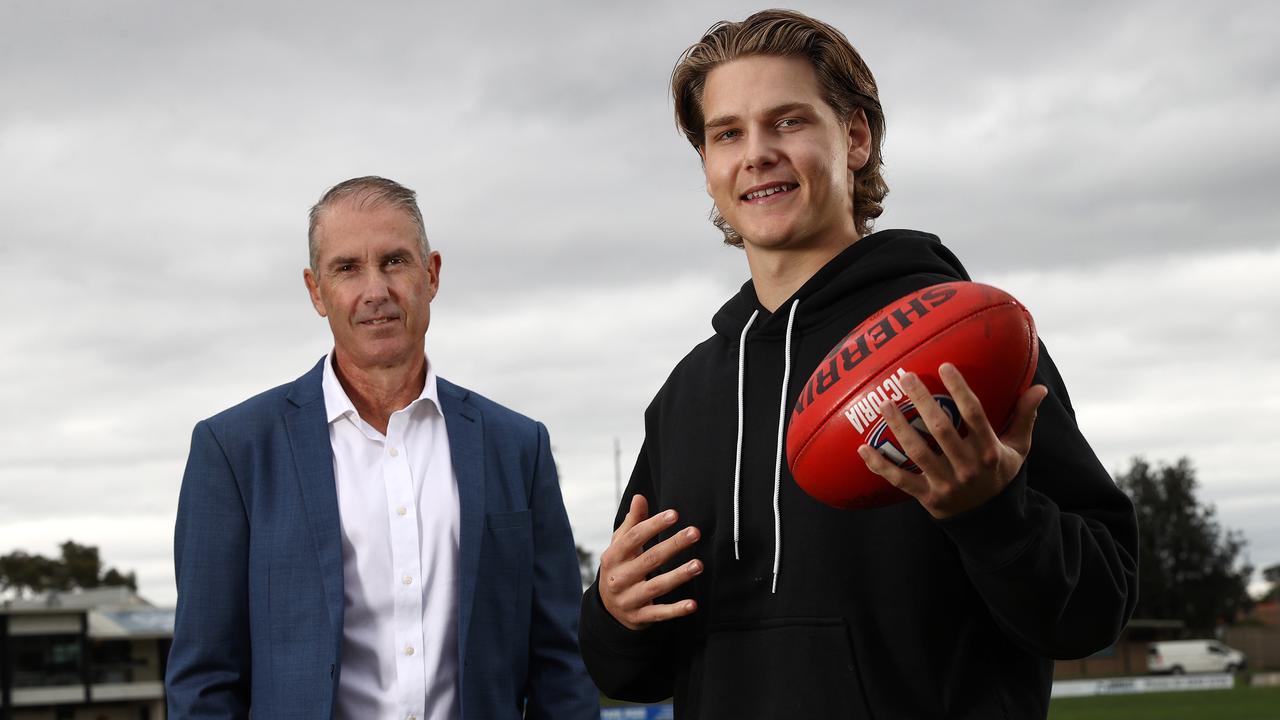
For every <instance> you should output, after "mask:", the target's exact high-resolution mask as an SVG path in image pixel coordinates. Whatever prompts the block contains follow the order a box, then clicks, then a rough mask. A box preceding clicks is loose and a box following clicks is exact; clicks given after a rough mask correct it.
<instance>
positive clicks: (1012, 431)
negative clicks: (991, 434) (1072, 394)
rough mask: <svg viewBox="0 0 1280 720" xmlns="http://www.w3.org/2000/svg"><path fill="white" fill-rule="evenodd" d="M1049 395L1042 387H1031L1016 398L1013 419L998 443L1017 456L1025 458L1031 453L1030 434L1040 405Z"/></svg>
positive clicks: (1047, 389)
mask: <svg viewBox="0 0 1280 720" xmlns="http://www.w3.org/2000/svg"><path fill="white" fill-rule="evenodd" d="M1048 395H1049V388H1047V387H1045V386H1044V385H1032V386H1031V387H1029V388H1027V391H1026V392H1024V393H1022V397H1020V398H1018V405H1017V407H1016V408H1015V409H1014V411H1013V419H1012V420H1010V421H1009V429H1008V430H1006V431H1005V433H1004V435H1001V436H1000V441H1001V442H1003V443H1004V444H1005V445H1008V446H1009V447H1011V448H1013V449H1014V450H1015V451H1016V452H1017V453H1018V454H1019V455H1021V456H1022V457H1024V458H1025V457H1026V456H1027V453H1029V452H1031V433H1032V431H1033V430H1035V425H1036V415H1037V413H1038V412H1039V410H1040V403H1041V402H1043V401H1044V399H1045V398H1046V397H1048Z"/></svg>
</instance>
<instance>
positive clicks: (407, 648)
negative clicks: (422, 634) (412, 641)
mask: <svg viewBox="0 0 1280 720" xmlns="http://www.w3.org/2000/svg"><path fill="white" fill-rule="evenodd" d="M404 654H405V655H412V654H413V646H412V645H406V646H405V648H404Z"/></svg>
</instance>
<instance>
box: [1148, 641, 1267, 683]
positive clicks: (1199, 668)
mask: <svg viewBox="0 0 1280 720" xmlns="http://www.w3.org/2000/svg"><path fill="white" fill-rule="evenodd" d="M1244 666H1245V657H1244V653H1242V652H1240V651H1239V650H1235V649H1233V648H1229V647H1227V646H1226V645H1223V644H1222V643H1220V642H1218V641H1217V640H1170V641H1165V642H1153V643H1151V645H1150V646H1149V647H1148V648H1147V672H1150V673H1166V674H1173V675H1181V674H1183V673H1203V672H1212V673H1223V672H1225V673H1235V672H1238V671H1240V670H1243V669H1244Z"/></svg>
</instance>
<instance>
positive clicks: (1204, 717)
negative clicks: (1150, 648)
mask: <svg viewBox="0 0 1280 720" xmlns="http://www.w3.org/2000/svg"><path fill="white" fill-rule="evenodd" d="M1049 720H1280V687H1265V688H1253V687H1237V688H1235V689H1233V690H1201V691H1196V692H1165V693H1148V694H1143V695H1110V696H1102V697H1086V698H1061V699H1059V700H1054V701H1053V702H1051V703H1050V704H1049Z"/></svg>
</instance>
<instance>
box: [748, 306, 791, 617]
mask: <svg viewBox="0 0 1280 720" xmlns="http://www.w3.org/2000/svg"><path fill="white" fill-rule="evenodd" d="M798 307H800V301H799V300H796V301H795V302H793V303H791V313H790V314H789V315H787V342H786V350H785V351H784V352H786V356H785V358H784V360H783V370H782V398H781V399H780V400H779V401H778V459H777V461H775V462H774V465H773V590H772V592H773V593H775V594H776V593H777V592H778V571H779V570H780V569H781V568H782V511H781V509H780V507H779V505H778V498H779V496H780V494H781V493H780V491H781V489H782V433H783V430H784V429H785V428H786V424H787V385H788V384H789V383H790V382H791V329H792V328H793V327H794V326H795V322H796V308H798ZM738 387H739V388H741V387H742V386H741V383H739V386H738ZM738 392H739V393H741V392H742V391H741V389H739V391H738ZM738 417H739V420H738V422H739V427H741V422H742V420H741V417H742V415H741V411H739V415H738ZM739 433H741V431H739ZM739 442H741V440H739ZM735 515H736V507H735Z"/></svg>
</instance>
